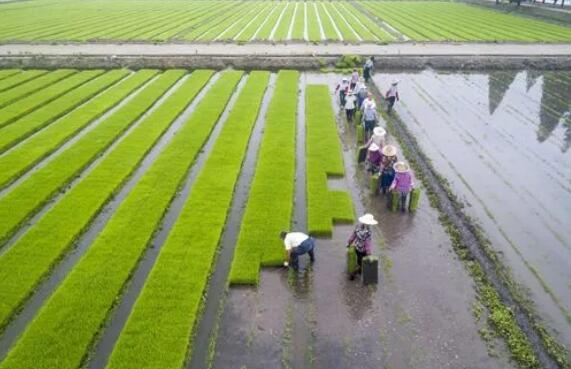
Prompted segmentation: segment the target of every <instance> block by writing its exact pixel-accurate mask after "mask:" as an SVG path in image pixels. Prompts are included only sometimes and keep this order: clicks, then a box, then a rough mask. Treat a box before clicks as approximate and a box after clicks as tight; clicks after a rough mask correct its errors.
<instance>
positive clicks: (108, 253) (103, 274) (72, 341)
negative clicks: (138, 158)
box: [0, 71, 240, 369]
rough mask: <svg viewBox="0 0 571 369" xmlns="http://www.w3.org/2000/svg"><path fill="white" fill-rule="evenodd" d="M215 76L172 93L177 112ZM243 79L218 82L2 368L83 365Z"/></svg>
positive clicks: (196, 77) (202, 75) (197, 76)
mask: <svg viewBox="0 0 571 369" xmlns="http://www.w3.org/2000/svg"><path fill="white" fill-rule="evenodd" d="M211 75H212V72H211V71H196V72H194V73H193V74H192V75H191V76H190V77H189V78H188V80H186V81H185V83H184V84H183V85H182V86H181V87H180V89H179V90H177V92H175V94H173V95H172V98H171V99H170V101H171V102H172V104H171V107H174V105H176V106H177V111H178V108H180V107H182V106H186V105H187V104H188V103H190V101H191V100H192V99H193V98H194V97H195V96H196V95H197V94H198V92H199V91H200V90H201V89H202V88H203V86H204V85H205V83H206V82H207V81H208V79H209V78H210V76H211ZM239 76H240V74H239V73H237V72H228V73H226V75H224V76H222V77H221V79H220V80H218V82H216V85H215V86H214V87H213V88H212V90H211V91H209V92H208V94H207V96H206V97H205V98H204V100H203V101H202V102H201V103H200V104H199V105H198V107H197V109H196V110H195V112H194V113H193V115H192V116H191V117H190V118H189V119H188V120H187V121H186V122H185V124H184V125H183V126H182V128H181V129H180V130H179V131H178V133H177V135H175V136H174V137H173V139H172V141H171V142H170V143H169V144H168V145H167V146H166V147H165V148H164V150H163V151H162V152H161V153H160V155H159V156H158V158H157V160H156V161H155V162H154V163H153V165H152V166H151V167H150V168H149V170H148V171H147V172H146V173H145V174H144V175H143V177H142V178H141V180H140V181H139V182H138V183H137V185H136V186H135V187H134V188H133V190H132V191H131V192H130V194H129V195H128V196H127V198H126V199H125V200H124V201H123V202H122V203H121V205H120V207H119V208H118V209H117V211H116V212H115V213H114V214H113V216H112V218H111V219H110V220H109V222H108V223H107V225H106V226H105V228H104V229H103V231H102V232H101V234H99V236H98V237H97V238H96V240H95V241H94V242H93V244H92V245H91V246H90V248H89V250H88V251H87V253H86V254H85V255H84V256H83V257H82V258H81V260H80V261H79V262H78V264H77V265H76V266H75V267H74V268H73V269H72V271H71V272H70V274H69V275H68V276H67V277H66V278H65V280H64V281H63V282H62V284H61V285H60V287H58V289H57V290H56V291H55V292H54V294H53V295H52V297H50V299H49V300H48V302H47V303H46V304H45V305H44V307H42V309H41V310H40V312H39V313H38V315H37V316H36V318H35V319H34V321H33V323H32V324H31V325H30V326H28V327H27V328H26V331H25V332H24V334H23V335H22V338H21V339H20V340H19V341H18V342H17V343H16V345H15V346H14V349H13V350H12V351H11V352H10V353H9V355H8V357H7V358H6V360H5V362H4V363H3V364H2V365H0V368H14V369H15V368H29V367H32V366H35V367H36V368H38V369H39V368H42V369H47V368H53V369H76V368H78V367H80V365H81V362H82V360H83V358H84V357H85V355H86V353H87V352H88V351H89V348H90V346H91V345H92V342H93V340H94V337H95V336H96V335H97V334H98V332H99V330H100V327H102V326H103V325H104V321H105V319H106V317H107V315H108V314H109V311H110V310H111V308H112V306H113V305H114V303H115V301H116V299H117V296H119V295H120V294H121V291H122V289H123V288H124V286H125V284H126V282H127V280H128V279H129V276H130V275H131V273H132V272H133V270H134V268H135V267H136V265H137V262H138V260H139V259H140V257H141V254H142V253H143V252H144V250H145V248H146V246H147V245H148V244H149V242H150V241H151V239H152V236H153V233H154V232H155V229H156V228H157V227H158V226H159V224H160V221H161V219H162V217H163V215H164V214H165V212H166V209H167V208H168V206H169V203H170V202H171V200H172V199H173V198H174V196H175V195H176V192H177V189H178V188H179V186H180V185H181V183H182V182H183V179H184V178H185V176H186V173H187V171H188V169H189V167H190V165H191V164H192V162H193V161H194V159H195V158H196V156H197V154H198V152H199V151H200V149H201V147H202V146H203V144H204V142H205V141H206V139H207V138H208V135H209V134H210V132H211V130H212V128H213V127H214V124H215V123H216V121H217V119H218V117H219V116H220V115H221V114H222V111H223V110H224V107H225V105H226V101H227V100H228V99H229V97H230V95H231V93H232V91H233V89H234V87H235V85H236V83H237V81H238V80H239ZM164 113H165V114H166V115H168V116H165V117H164V118H165V119H169V120H170V119H172V117H173V113H171V112H168V111H166V110H165V111H164ZM135 225H136V226H135ZM34 363H41V365H40V366H36V365H34Z"/></svg>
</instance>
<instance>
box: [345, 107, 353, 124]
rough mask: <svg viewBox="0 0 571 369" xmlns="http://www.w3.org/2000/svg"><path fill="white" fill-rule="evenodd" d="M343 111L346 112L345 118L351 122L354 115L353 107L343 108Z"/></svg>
mask: <svg viewBox="0 0 571 369" xmlns="http://www.w3.org/2000/svg"><path fill="white" fill-rule="evenodd" d="M345 113H346V114H347V120H348V121H349V122H352V121H353V116H354V115H355V109H345Z"/></svg>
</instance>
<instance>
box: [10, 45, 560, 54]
mask: <svg viewBox="0 0 571 369" xmlns="http://www.w3.org/2000/svg"><path fill="white" fill-rule="evenodd" d="M344 54H357V55H381V56H399V55H402V56H439V55H450V56H475V55H490V56H492V55H494V56H570V55H571V44H509V43H498V44H493V43H395V44H390V45H377V44H362V45H347V44H340V43H329V44H321V45H314V44H309V43H288V44H278V43H276V44H267V43H266V44H262V43H251V44H248V45H236V44H227V43H212V44H136V43H130V44H100V43H92V44H53V45H52V44H5V45H0V57H1V56H18V55H21V56H24V55H26V56H29V55H117V56H120V55H143V56H159V55H176V56H181V55H220V56H242V55H259V56H335V55H344Z"/></svg>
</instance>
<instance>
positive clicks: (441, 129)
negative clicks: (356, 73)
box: [375, 71, 571, 347]
mask: <svg viewBox="0 0 571 369" xmlns="http://www.w3.org/2000/svg"><path fill="white" fill-rule="evenodd" d="M393 78H398V79H400V80H401V81H402V82H401V83H400V84H399V91H400V93H401V97H402V102H401V103H400V104H398V106H397V109H396V111H397V113H398V114H399V116H400V117H401V118H402V119H403V121H404V122H405V123H406V125H407V127H408V128H409V130H411V131H412V132H413V133H414V134H415V135H416V137H417V139H418V141H419V143H420V145H421V147H422V149H423V150H424V151H425V153H426V154H427V155H428V156H429V157H430V158H431V159H432V160H433V164H434V166H435V168H436V170H437V171H438V172H440V173H441V174H442V175H444V176H445V177H446V178H447V179H448V180H449V181H450V184H451V187H452V190H453V191H454V192H455V193H456V194H457V195H459V196H460V197H461V199H462V200H463V201H464V202H465V203H466V204H467V205H468V206H467V208H466V211H467V213H468V214H469V215H471V216H472V217H474V218H475V219H476V220H477V221H478V223H480V225H481V226H482V227H483V230H484V231H485V233H486V235H487V236H488V238H489V239H490V241H491V242H492V245H493V247H494V248H495V249H496V250H497V251H499V252H500V253H501V254H503V255H504V259H505V262H506V263H507V265H508V266H510V267H511V268H512V270H513V272H514V275H515V278H516V279H517V280H518V281H520V282H522V284H523V285H524V286H525V287H527V288H528V289H529V294H530V297H531V299H532V300H533V301H534V302H535V304H536V306H537V309H538V311H539V312H540V314H541V316H542V317H543V318H544V319H545V320H546V322H547V323H548V325H549V326H550V327H552V328H553V329H554V330H555V331H556V332H557V333H558V335H559V338H560V339H561V341H562V343H563V344H565V345H566V346H567V347H570V346H571V313H570V312H571V227H569V222H568V219H569V215H570V214H571V160H570V159H571V156H570V155H571V154H570V153H569V148H570V146H571V73H569V72H537V71H534V72H526V71H521V72H518V71H504V72H491V73H486V72H482V73H473V74H455V73H446V74H444V73H436V72H433V71H424V72H422V73H417V74H399V75H384V74H380V75H378V76H376V77H375V83H376V84H377V86H379V88H380V89H381V90H385V89H386V88H387V84H388V82H389V81H390V80H391V79H393Z"/></svg>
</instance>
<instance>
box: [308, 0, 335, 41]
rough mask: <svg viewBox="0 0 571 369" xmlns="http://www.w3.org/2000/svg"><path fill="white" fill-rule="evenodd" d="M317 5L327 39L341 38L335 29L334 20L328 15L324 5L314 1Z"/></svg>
mask: <svg viewBox="0 0 571 369" xmlns="http://www.w3.org/2000/svg"><path fill="white" fill-rule="evenodd" d="M314 4H315V5H316V6H317V11H318V12H319V18H320V19H321V26H322V27H323V33H325V39H326V40H339V35H338V34H337V31H335V27H334V26H333V22H332V21H331V19H330V18H329V16H328V15H327V12H326V11H325V8H324V5H323V3H321V2H315V3H314Z"/></svg>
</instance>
